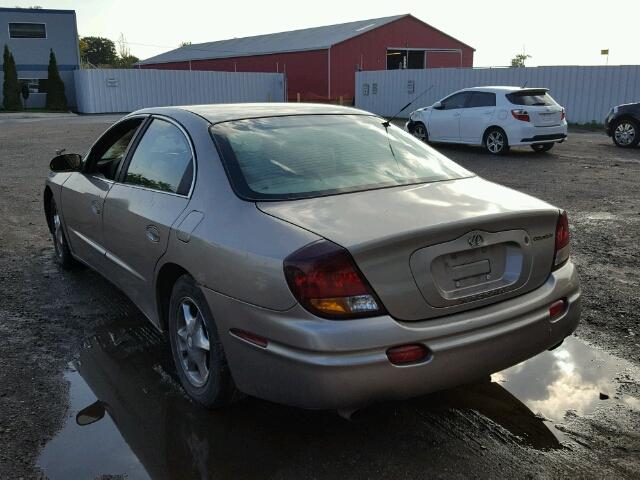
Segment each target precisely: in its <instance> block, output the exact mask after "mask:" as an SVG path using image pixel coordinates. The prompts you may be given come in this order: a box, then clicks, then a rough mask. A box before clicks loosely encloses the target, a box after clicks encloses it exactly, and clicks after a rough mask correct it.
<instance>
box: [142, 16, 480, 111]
mask: <svg viewBox="0 0 640 480" xmlns="http://www.w3.org/2000/svg"><path fill="white" fill-rule="evenodd" d="M474 51H475V50H474V49H473V48H472V47H470V46H469V45H467V44H465V43H462V42H461V41H460V40H456V39H455V38H453V37H451V36H450V35H447V34H446V33H444V32H441V31H440V30H438V29H436V28H434V27H432V26H430V25H428V24H426V23H424V22H423V21H421V20H418V19H417V18H415V17H413V16H411V15H396V16H393V17H384V18H374V19H371V20H360V21H357V22H349V23H341V24H338V25H328V26H325V27H315V28H305V29H303V30H293V31H290V32H281V33H272V34H268V35H258V36H255V37H245V38H233V39H230V40H221V41H217V42H209V43H200V44H193V45H186V46H184V47H180V48H177V49H175V50H171V51H169V52H166V53H163V54H160V55H157V56H155V57H151V58H148V59H146V60H142V61H141V62H139V63H138V67H139V68H156V69H167V70H214V71H227V72H234V71H235V72H283V73H285V74H286V78H287V89H288V97H289V100H296V99H297V98H298V95H299V96H300V98H301V99H302V100H307V101H337V100H339V99H340V97H342V100H343V102H344V103H350V102H351V101H352V99H353V97H354V94H355V92H354V88H355V86H354V85H355V75H354V73H355V71H356V70H384V69H399V68H438V67H472V66H473V52H474Z"/></svg>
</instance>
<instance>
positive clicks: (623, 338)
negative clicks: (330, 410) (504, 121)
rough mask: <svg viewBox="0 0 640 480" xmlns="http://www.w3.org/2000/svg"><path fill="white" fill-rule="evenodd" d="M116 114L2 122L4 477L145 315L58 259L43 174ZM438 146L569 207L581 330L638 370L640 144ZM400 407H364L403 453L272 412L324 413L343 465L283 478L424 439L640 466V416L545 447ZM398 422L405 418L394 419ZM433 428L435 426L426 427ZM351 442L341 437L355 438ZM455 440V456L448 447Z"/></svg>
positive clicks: (384, 472) (441, 448) (31, 461)
mask: <svg viewBox="0 0 640 480" xmlns="http://www.w3.org/2000/svg"><path fill="white" fill-rule="evenodd" d="M114 118H115V117H109V116H95V117H76V118H64V119H57V120H38V121H28V120H22V121H4V122H3V121H0V162H1V165H2V176H1V177H0V215H1V216H2V219H3V221H2V228H1V229H0V295H1V297H0V298H1V300H0V338H2V339H3V340H2V342H0V478H19V477H24V478H39V477H41V476H42V473H41V471H40V470H39V469H38V468H37V466H36V460H37V456H38V454H39V452H40V450H41V449H42V448H43V446H44V445H45V444H46V443H47V441H48V440H49V439H50V438H51V437H52V436H53V435H54V434H55V432H56V431H57V430H58V429H60V428H61V426H62V425H63V424H64V421H65V418H66V416H67V408H68V388H69V386H68V382H66V381H65V380H64V376H63V374H64V372H65V370H66V368H67V366H68V364H69V362H70V361H71V360H73V359H74V358H76V356H77V346H78V345H79V344H80V343H81V342H82V340H83V339H84V338H87V337H88V336H91V335H94V334H95V333H96V332H100V331H101V330H103V329H104V328H106V326H108V325H110V324H111V323H113V322H115V321H118V319H121V318H123V317H126V318H127V319H128V320H129V321H133V322H138V323H143V319H142V318H141V315H140V314H139V313H138V312H137V310H136V309H135V307H133V306H132V305H131V303H130V302H129V301H128V300H127V299H126V298H125V297H124V295H123V294H121V293H120V292H119V291H117V290H116V289H115V288H114V287H112V286H111V285H110V284H109V283H108V282H106V281H105V280H103V279H102V278H101V277H100V276H99V275H97V274H95V273H93V272H91V271H89V270H87V269H82V268H80V269H77V270H76V271H75V272H73V273H71V274H70V273H66V272H62V271H60V270H59V269H58V268H57V267H56V266H55V264H54V263H53V260H52V258H53V247H52V243H51V240H50V237H49V233H48V230H47V228H46V224H45V221H44V217H43V213H42V187H43V181H44V177H45V175H46V173H47V166H48V162H49V159H50V158H51V157H52V156H53V153H54V151H55V150H56V149H59V148H66V149H67V151H69V152H73V151H77V152H82V151H84V150H86V149H87V147H88V146H89V145H90V144H91V142H92V141H93V140H94V139H95V138H96V137H97V136H98V135H99V134H100V133H101V132H102V131H104V130H105V128H106V127H107V126H108V124H109V123H110V122H112V121H113V120H114ZM436 147H437V148H438V149H439V150H440V151H442V152H443V153H444V154H445V155H448V156H449V157H451V158H453V159H454V160H456V161H458V162H459V163H461V164H462V165H464V166H465V167H467V168H469V169H470V170H472V171H474V172H476V173H477V174H479V175H481V176H483V177H485V178H487V179H489V180H493V181H496V182H499V183H502V184H504V185H507V186H509V187H513V188H516V189H519V190H522V191H525V192H527V193H530V194H533V195H535V196H538V197H540V198H542V199H544V200H547V201H549V202H551V203H553V204H555V205H558V206H561V207H563V208H566V209H567V210H568V212H569V218H570V223H571V230H572V235H573V239H572V251H573V258H574V261H575V262H576V263H577V264H578V265H579V268H580V274H581V279H582V285H583V289H584V297H583V305H584V313H583V320H582V323H581V325H580V326H579V328H578V330H577V332H576V334H577V336H578V337H580V338H582V339H585V340H587V341H588V342H590V343H591V344H594V345H597V346H598V347H600V348H602V349H603V350H606V351H608V352H612V353H614V354H616V355H617V356H619V357H622V358H625V359H627V360H628V361H629V362H631V364H633V365H634V366H636V367H637V366H639V365H640V356H639V355H640V353H639V352H640V348H638V347H639V343H640V314H639V313H638V311H639V310H640V297H639V296H638V294H637V292H638V288H639V287H640V269H639V268H638V267H639V263H640V255H639V254H640V242H638V241H637V239H638V238H639V237H640V229H639V224H640V190H639V188H638V185H640V149H635V150H621V149H617V148H615V147H614V146H613V145H612V144H611V141H610V139H608V138H607V137H606V136H604V135H602V134H600V133H588V132H587V133H573V134H572V135H571V137H570V139H569V140H568V141H567V142H566V143H565V144H562V145H559V146H556V147H555V148H554V149H553V150H552V151H551V152H550V153H548V154H534V153H533V152H531V151H529V150H527V149H522V150H516V151H514V152H512V153H511V154H510V155H509V156H506V157H503V158H495V157H491V156H488V155H485V154H484V153H482V152H481V151H480V150H479V149H476V148H470V147H450V146H436ZM152 383H153V382H152ZM149 388H155V387H153V386H150V387H149ZM626 389H627V391H626V393H628V394H630V395H633V396H634V398H637V397H638V396H639V395H640V392H639V390H638V386H637V383H636V382H635V381H633V382H627V387H626ZM249 405H251V403H249ZM260 405H261V404H260ZM243 408H246V407H243ZM256 408H257V409H258V410H259V409H260V408H266V407H261V406H258V407H256ZM269 408H271V407H269ZM393 411H394V412H395V413H394V414H393V415H390V414H389V413H388V410H384V411H382V413H380V412H379V411H377V410H376V409H373V410H372V411H370V412H368V413H367V415H369V416H370V415H374V416H375V415H378V416H379V417H376V418H379V419H380V421H381V422H382V423H381V426H382V428H383V429H386V430H388V431H389V432H392V433H390V435H395V437H394V438H396V439H397V441H398V443H397V444H396V446H398V445H399V450H400V449H402V451H403V452H405V453H400V452H398V454H397V455H394V453H393V451H391V453H390V451H389V448H392V447H390V446H389V445H388V444H386V443H380V442H379V441H378V440H377V439H378V437H376V435H375V432H376V430H375V429H372V428H371V426H370V424H367V423H365V425H364V426H363V425H361V424H356V426H354V427H349V428H346V427H341V426H340V424H336V423H335V421H334V420H333V418H334V417H327V416H314V417H308V416H305V415H303V414H302V413H299V412H297V411H291V410H290V409H287V410H280V409H278V410H277V412H276V413H273V411H270V410H269V411H268V412H267V413H269V412H270V413H269V414H274V415H277V416H278V417H277V418H279V419H280V420H281V421H282V422H286V421H287V419H288V418H289V417H291V419H292V421H302V422H305V421H311V422H316V423H315V425H316V426H317V427H318V428H319V431H320V433H321V434H322V435H324V437H323V438H325V437H326V439H327V443H324V444H323V443H319V442H318V441H317V440H314V437H312V436H311V437H305V439H306V440H307V441H309V442H315V443H312V444H313V445H315V446H316V447H317V449H314V450H312V449H304V450H302V449H301V450H299V451H298V454H299V455H302V459H303V460H305V461H307V460H309V461H311V462H312V461H313V460H318V458H315V459H314V457H313V455H314V452H315V455H317V456H319V457H321V456H322V455H321V454H319V453H318V452H321V451H322V449H323V448H324V447H327V448H329V451H330V452H332V453H333V454H334V455H335V456H336V458H337V459H338V460H339V461H340V462H339V463H337V464H335V465H333V464H332V462H330V461H328V460H327V459H326V457H325V458H324V459H322V460H323V461H322V462H320V463H321V466H322V468H321V469H320V470H316V471H309V470H308V468H309V467H306V468H307V469H306V470H305V467H303V466H302V465H305V462H304V461H301V462H299V463H294V464H292V465H293V466H290V467H289V469H288V470H287V469H285V470H284V471H280V474H279V475H275V476H280V477H300V476H302V477H307V476H310V475H311V476H328V474H329V473H333V474H338V473H340V474H342V475H350V476H356V477H362V478H365V477H374V476H388V477H415V476H423V475H425V474H426V473H427V471H425V470H424V465H421V464H419V463H417V462H416V461H415V459H414V458H413V455H407V454H406V450H404V449H410V448H411V443H412V441H414V440H415V441H416V442H418V444H419V446H420V448H423V449H429V448H432V449H433V451H434V455H433V456H432V457H430V466H431V470H430V471H431V472H433V473H434V475H433V476H436V477H444V476H452V475H453V476H461V477H462V476H474V477H491V476H493V477H495V476H503V477H506V476H519V477H539V476H542V477H556V476H558V475H563V476H567V475H571V474H574V475H578V476H584V477H589V476H592V477H597V476H622V477H624V476H627V477H632V476H634V475H635V474H638V475H640V466H639V465H640V461H639V460H638V458H639V457H640V434H639V433H638V430H637V425H638V424H639V423H640V421H639V418H638V415H637V414H633V413H630V412H619V411H614V410H611V411H605V412H604V413H601V414H598V415H594V416H591V417H584V416H575V418H567V419H566V423H565V424H564V426H563V427H562V429H563V430H564V431H565V433H566V434H567V435H568V436H569V438H570V440H568V446H567V448H565V449H562V450H559V451H557V452H555V453H544V452H540V451H536V450H532V449H530V448H525V447H523V446H521V445H520V444H518V442H516V441H514V440H512V439H509V438H508V435H506V434H505V433H504V432H502V431H501V430H500V428H498V427H496V425H495V423H493V422H492V421H490V420H488V419H487V418H486V417H485V416H483V415H482V414H480V413H478V412H476V411H475V410H473V409H472V410H464V409H463V410H457V409H455V408H454V409H448V410H446V411H445V412H443V413H433V412H430V413H424V412H423V413H416V412H417V410H416V409H415V408H414V407H413V406H412V403H411V402H409V403H403V404H400V405H399V406H398V407H397V408H396V409H395V410H393ZM420 411H421V410H420ZM376 412H378V413H376ZM310 418H311V420H310ZM398 418H400V419H402V423H400V424H397V423H393V422H394V419H395V420H397V419H398ZM272 423H273V422H272ZM275 423H276V425H277V422H275ZM418 427H420V429H418ZM274 428H277V427H274ZM283 428H285V430H283V431H288V430H286V427H283ZM401 428H406V431H407V433H406V435H404V436H403V434H402V431H399V430H398V429H401ZM333 429H337V431H339V432H342V431H344V436H343V437H340V438H343V439H351V440H353V441H354V444H358V445H359V442H362V441H363V440H362V439H363V438H365V439H366V438H372V441H371V443H370V444H369V445H362V449H363V451H370V452H380V457H379V459H378V460H373V457H371V456H366V455H360V456H358V454H357V453H356V452H353V451H352V453H353V457H351V458H346V456H345V453H344V450H343V451H342V453H341V451H340V450H339V449H337V448H336V447H335V446H331V447H330V446H329V444H330V443H332V440H331V438H332V436H331V432H332V431H333ZM294 430H295V429H294ZM295 431H296V432H297V431H298V430H295ZM429 431H433V432H434V433H433V434H431V435H429V434H428V433H424V432H429ZM268 434H269V432H268V430H265V435H268ZM281 435H282V434H281ZM505 438H506V440H505ZM343 439H342V440H339V441H338V444H339V445H343V446H345V447H347V445H346V444H345V440H343ZM460 442H462V443H460ZM461 445H462V447H461ZM456 448H460V450H459V451H458V452H457V453H456V454H455V455H454V454H453V453H448V452H452V451H453V450H454V449H456ZM449 454H450V455H451V456H448V455H449ZM258 458H260V457H258ZM380 459H382V460H380ZM383 460H384V461H383ZM258 461H261V460H258ZM398 462H399V463H398ZM402 462H404V463H402ZM403 466H405V467H406V468H403ZM338 467H340V468H338ZM354 472H358V474H357V475H356V474H354Z"/></svg>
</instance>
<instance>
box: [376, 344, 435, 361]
mask: <svg viewBox="0 0 640 480" xmlns="http://www.w3.org/2000/svg"><path fill="white" fill-rule="evenodd" d="M430 357H431V351H430V350H429V349H428V348H427V347H425V346H424V345H422V344H419V343H417V344H414V345H400V346H398V347H392V348H390V349H389V350H387V358H388V359H389V361H390V362H391V363H393V364H394V365H407V364H410V363H419V362H422V361H424V360H427V359H429V358H430Z"/></svg>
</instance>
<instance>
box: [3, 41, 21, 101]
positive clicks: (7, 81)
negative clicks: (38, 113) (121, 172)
mask: <svg viewBox="0 0 640 480" xmlns="http://www.w3.org/2000/svg"><path fill="white" fill-rule="evenodd" d="M2 72H3V74H4V78H3V81H2V107H3V108H4V109H5V110H22V100H21V99H20V82H19V81H18V71H17V69H16V62H15V60H14V58H13V55H12V54H11V52H10V51H9V47H8V46H7V45H5V46H4V52H3V54H2Z"/></svg>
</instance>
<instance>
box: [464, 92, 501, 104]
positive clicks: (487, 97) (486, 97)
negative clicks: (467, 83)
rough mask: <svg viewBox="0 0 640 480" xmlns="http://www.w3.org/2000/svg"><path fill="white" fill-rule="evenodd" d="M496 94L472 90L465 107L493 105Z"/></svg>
mask: <svg viewBox="0 0 640 480" xmlns="http://www.w3.org/2000/svg"><path fill="white" fill-rule="evenodd" d="M495 106H496V94H495V93H491V92H473V93H472V94H471V98H469V102H468V103H467V105H466V108H475V107H495Z"/></svg>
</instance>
